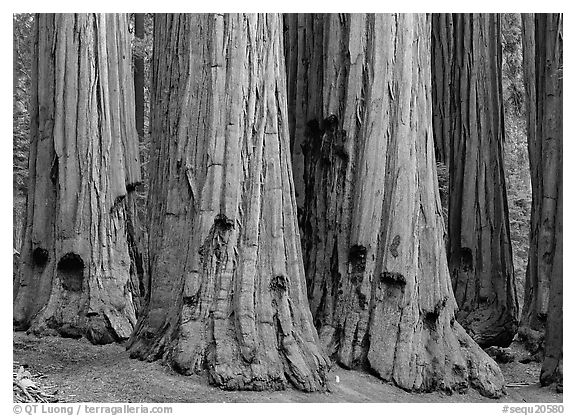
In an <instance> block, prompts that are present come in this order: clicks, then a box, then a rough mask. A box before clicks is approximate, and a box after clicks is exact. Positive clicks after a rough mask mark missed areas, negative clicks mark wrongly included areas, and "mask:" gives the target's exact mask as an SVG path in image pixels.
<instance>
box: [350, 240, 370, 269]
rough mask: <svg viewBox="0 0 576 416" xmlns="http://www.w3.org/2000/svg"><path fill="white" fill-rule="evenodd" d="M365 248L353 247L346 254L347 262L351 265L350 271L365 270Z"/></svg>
mask: <svg viewBox="0 0 576 416" xmlns="http://www.w3.org/2000/svg"><path fill="white" fill-rule="evenodd" d="M366 252H367V250H366V247H364V246H361V245H358V244H356V245H353V246H352V247H350V252H349V253H348V262H349V263H350V264H352V271H354V272H359V271H363V270H364V269H365V268H366Z"/></svg>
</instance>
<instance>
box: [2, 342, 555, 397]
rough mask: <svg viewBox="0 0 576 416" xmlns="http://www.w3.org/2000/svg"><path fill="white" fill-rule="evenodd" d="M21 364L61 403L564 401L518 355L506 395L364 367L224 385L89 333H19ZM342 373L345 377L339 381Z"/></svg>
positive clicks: (508, 370)
mask: <svg viewBox="0 0 576 416" xmlns="http://www.w3.org/2000/svg"><path fill="white" fill-rule="evenodd" d="M13 336H14V340H13V341H14V349H13V356H14V362H15V366H19V365H21V366H24V367H25V368H26V369H27V370H28V371H30V372H31V373H32V374H37V373H39V374H42V375H43V376H44V377H43V378H42V379H41V384H42V385H43V386H44V387H45V389H46V391H47V392H49V393H54V394H55V397H56V399H57V400H58V401H59V402H97V403H101V402H112V403H118V402H120V403H162V402H163V403H205V402H220V403H222V402H226V403H230V402H256V403H263V402H264V403H283V402H301V403H316V402H400V403H406V402H414V403H416V402H448V403H462V402H492V403H494V402H506V403H511V402H519V403H522V402H529V403H550V402H562V400H563V398H562V394H561V393H557V392H556V390H555V388H553V387H546V388H541V387H540V386H539V384H538V375H539V369H540V364H539V363H535V362H531V363H528V364H521V363H519V362H518V361H514V362H512V363H508V364H501V368H502V371H503V373H504V377H505V379H506V382H507V383H509V384H523V383H527V385H522V386H520V387H508V388H507V392H508V394H507V395H506V396H504V397H502V398H501V399H499V400H492V399H488V398H485V397H482V396H481V395H480V394H478V393H477V392H476V391H473V390H470V391H469V392H467V393H465V394H458V393H455V394H452V395H447V394H445V393H439V392H437V393H422V394H420V393H408V392H406V391H404V390H402V389H400V388H398V387H395V386H394V385H392V384H390V383H385V382H383V381H381V380H379V379H377V378H376V377H374V376H371V375H369V374H366V373H362V372H358V371H348V370H344V369H342V368H339V367H338V366H336V365H335V366H333V368H332V370H331V371H330V374H329V380H330V392H329V393H303V392H300V391H297V390H294V389H287V390H284V391H276V392H237V391H224V390H221V389H218V388H216V387H213V386H210V385H209V384H208V382H207V380H206V379H205V378H203V377H201V376H197V375H193V376H183V375H180V374H178V373H176V372H174V371H172V370H171V369H170V368H168V367H166V366H163V365H161V364H160V363H158V362H154V363H148V362H142V361H139V360H135V359H130V357H129V356H128V353H127V352H126V350H125V348H124V347H123V346H122V345H116V344H112V345H104V346H97V345H92V344H90V343H89V342H88V341H87V340H85V339H80V340H73V339H63V338H56V337H43V338H37V337H35V336H31V335H26V334H25V333H22V332H15V333H14V334H13ZM336 376H338V377H339V382H338V383H337V382H336Z"/></svg>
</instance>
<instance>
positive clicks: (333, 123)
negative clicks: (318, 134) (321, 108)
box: [322, 114, 338, 134]
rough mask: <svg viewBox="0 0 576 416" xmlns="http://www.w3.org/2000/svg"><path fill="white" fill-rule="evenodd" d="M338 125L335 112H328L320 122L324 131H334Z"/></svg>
mask: <svg viewBox="0 0 576 416" xmlns="http://www.w3.org/2000/svg"><path fill="white" fill-rule="evenodd" d="M337 127H338V117H336V115H335V114H330V115H329V116H328V117H326V118H325V119H324V121H323V122H322V130H324V132H326V133H332V134H333V133H335V132H336V128H337Z"/></svg>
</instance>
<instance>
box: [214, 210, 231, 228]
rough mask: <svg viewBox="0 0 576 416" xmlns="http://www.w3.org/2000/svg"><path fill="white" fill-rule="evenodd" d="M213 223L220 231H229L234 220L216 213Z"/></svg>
mask: <svg viewBox="0 0 576 416" xmlns="http://www.w3.org/2000/svg"><path fill="white" fill-rule="evenodd" d="M214 225H215V226H216V228H218V229H220V230H222V231H230V230H231V229H232V228H234V221H233V220H232V219H230V218H228V217H227V216H226V215H224V214H218V215H216V217H215V218H214Z"/></svg>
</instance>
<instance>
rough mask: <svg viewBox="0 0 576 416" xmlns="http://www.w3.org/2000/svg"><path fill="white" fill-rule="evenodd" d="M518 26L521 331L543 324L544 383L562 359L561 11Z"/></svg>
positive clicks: (526, 18)
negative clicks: (523, 178)
mask: <svg viewBox="0 0 576 416" xmlns="http://www.w3.org/2000/svg"><path fill="white" fill-rule="evenodd" d="M522 31H523V50H524V75H525V77H524V78H525V85H526V114H527V125H528V129H527V130H528V153H529V156H530V173H531V179H532V216H531V227H530V228H531V229H530V252H529V257H528V269H527V273H526V286H525V290H526V295H525V302H524V308H523V311H522V320H521V333H522V335H523V336H524V337H526V338H529V339H533V338H536V339H538V338H540V339H542V338H543V333H544V330H545V332H546V342H545V358H544V364H543V366H542V374H541V378H540V379H541V382H542V384H549V383H551V382H552V381H554V380H555V379H556V378H558V376H560V377H561V374H559V369H561V362H562V322H563V321H562V125H563V121H562V109H563V107H562V68H563V63H562V55H563V49H562V15H561V14H536V15H532V14H526V15H523V16H522Z"/></svg>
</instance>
